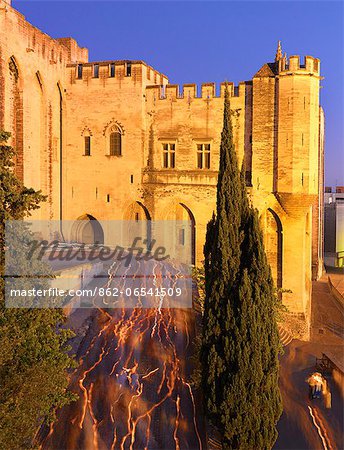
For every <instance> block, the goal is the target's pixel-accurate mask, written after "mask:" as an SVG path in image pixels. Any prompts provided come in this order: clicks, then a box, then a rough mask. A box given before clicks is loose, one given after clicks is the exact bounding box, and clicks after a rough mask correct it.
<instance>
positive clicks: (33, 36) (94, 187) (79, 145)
mask: <svg viewBox="0 0 344 450" xmlns="http://www.w3.org/2000/svg"><path fill="white" fill-rule="evenodd" d="M321 79H322V78H321V76H320V61H319V60H318V59H317V58H314V57H312V56H306V57H305V58H304V59H303V61H300V58H299V56H290V57H289V58H287V57H286V55H284V56H283V55H282V51H281V46H280V44H279V46H278V49H277V53H276V56H275V58H274V62H272V63H266V64H263V66H262V67H261V68H260V69H259V70H258V71H257V73H256V74H255V75H254V76H253V78H252V79H251V80H249V81H245V82H241V83H239V85H238V86H234V84H233V83H229V90H230V96H231V109H232V113H233V116H232V118H233V132H234V142H235V145H236V149H237V152H238V157H239V161H240V162H242V161H245V169H246V182H247V190H248V193H249V196H250V198H251V200H252V202H253V204H254V205H255V206H256V207H257V208H258V210H259V213H260V220H261V225H262V229H263V231H264V236H265V245H266V250H267V253H268V258H269V261H270V264H271V267H272V272H273V275H274V279H275V282H276V285H277V286H278V287H279V288H282V289H286V290H290V291H291V292H285V293H283V294H282V295H283V301H284V303H285V304H286V305H287V306H288V308H289V310H290V311H291V312H292V313H295V314H298V315H301V316H302V317H305V319H306V321H307V322H308V320H309V317H310V298H311V281H312V279H317V278H318V277H319V276H320V274H321V271H322V264H323V263H322V233H323V223H322V209H323V204H322V200H321V192H322V191H323V140H324V115H323V110H322V108H321V106H320V105H319V88H320V86H319V85H320V80H321ZM223 95H224V84H221V86H219V87H218V88H216V86H215V84H213V83H205V84H202V86H201V87H200V88H197V86H196V85H194V84H186V85H184V86H182V87H179V86H176V85H169V84H168V78H167V77H166V76H165V75H163V74H161V73H159V72H157V71H156V70H155V69H153V68H152V67H150V66H149V65H147V64H146V63H145V62H143V61H116V60H114V61H100V62H92V63H90V62H88V51H87V49H85V48H80V47H79V46H78V45H77V43H76V41H75V40H74V39H72V38H62V39H52V38H51V37H49V36H48V35H46V34H44V33H43V32H42V31H40V30H38V29H37V28H35V27H34V26H32V25H31V24H30V23H28V22H27V21H26V20H25V18H24V16H23V15H22V14H20V13H19V12H18V11H16V10H15V9H13V8H12V7H11V5H10V2H9V1H4V0H0V102H1V110H0V127H1V128H3V129H5V130H8V131H10V132H11V133H12V143H13V145H15V146H16V148H17V151H18V156H17V161H16V163H17V172H18V175H19V176H20V177H21V178H22V179H23V181H24V182H25V184H26V185H27V186H32V187H34V188H35V189H42V191H43V192H44V193H45V194H47V195H48V197H49V200H48V202H46V204H44V205H43V206H42V208H41V209H40V210H39V211H37V213H35V216H34V218H39V219H56V220H59V219H63V220H77V219H80V218H82V219H84V220H85V219H86V220H90V223H91V226H90V227H87V239H90V236H89V234H90V233H91V234H92V229H93V226H94V224H95V223H96V222H95V221H94V220H93V219H97V220H134V221H139V220H140V221H150V220H181V221H182V220H190V221H191V223H192V230H193V232H192V236H191V239H192V246H193V260H194V262H195V263H197V264H199V263H200V262H201V261H202V259H203V244H204V238H205V230H206V224H207V222H208V220H209V219H210V218H211V215H212V212H213V210H214V209H215V200H216V181H217V169H218V162H219V146H220V137H221V129H222V115H223ZM148 228H149V227H147V229H148ZM90 230H91V231H90ZM81 231H82V230H81ZM80 233H81V234H80V235H81V238H80V239H82V232H80ZM91 238H92V236H91ZM179 238H180V237H179ZM104 243H107V236H106V233H104Z"/></svg>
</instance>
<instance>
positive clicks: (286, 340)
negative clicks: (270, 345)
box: [278, 324, 293, 347]
mask: <svg viewBox="0 0 344 450" xmlns="http://www.w3.org/2000/svg"><path fill="white" fill-rule="evenodd" d="M278 332H279V335H280V340H281V343H282V345H283V347H286V346H287V345H288V344H290V342H291V341H292V340H293V337H292V335H291V334H290V333H289V331H287V330H286V329H285V328H284V327H283V325H281V324H278Z"/></svg>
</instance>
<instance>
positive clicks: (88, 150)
mask: <svg viewBox="0 0 344 450" xmlns="http://www.w3.org/2000/svg"><path fill="white" fill-rule="evenodd" d="M84 139H85V153H84V155H85V156H91V136H85V137H84Z"/></svg>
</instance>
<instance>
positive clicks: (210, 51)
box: [12, 0, 344, 186]
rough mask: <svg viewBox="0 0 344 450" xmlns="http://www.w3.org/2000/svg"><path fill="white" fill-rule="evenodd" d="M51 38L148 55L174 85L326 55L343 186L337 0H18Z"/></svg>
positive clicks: (333, 179)
mask: <svg viewBox="0 0 344 450" xmlns="http://www.w3.org/2000/svg"><path fill="white" fill-rule="evenodd" d="M12 4H13V6H14V7H15V8H16V9H18V10H19V11H20V12H21V13H23V14H24V15H25V16H26V18H27V20H28V21H29V22H31V23H32V24H33V25H35V26H37V27H38V28H40V29H41V30H43V31H44V32H46V33H48V34H49V35H51V36H52V37H55V38H57V37H67V36H71V37H73V38H75V39H76V40H77V41H78V43H79V45H81V46H84V47H88V49H89V56H90V60H91V61H92V60H93V61H97V60H107V59H142V60H144V61H146V62H147V63H148V64H150V65H151V66H153V67H154V68H156V69H157V70H159V71H161V72H163V73H164V74H166V75H167V76H168V77H169V81H170V83H173V84H175V83H176V84H183V83H197V84H200V83H204V82H210V81H213V82H217V83H219V82H221V81H224V80H226V79H227V80H228V81H233V82H235V84H237V83H238V82H239V81H242V80H249V79H251V77H252V76H253V75H254V74H255V73H256V72H257V71H258V69H259V68H260V67H261V66H262V65H263V64H264V63H265V62H271V61H273V60H274V56H275V52H276V44H277V40H278V39H280V40H281V41H282V50H283V51H285V52H287V55H301V56H302V57H303V56H304V55H311V56H315V57H318V58H320V60H321V72H322V75H323V76H324V77H325V79H324V80H323V81H322V83H321V84H322V86H323V88H322V89H321V104H322V106H323V108H324V110H325V117H326V143H325V152H326V157H325V174H326V176H325V182H326V184H327V185H332V186H334V185H336V184H337V185H344V146H343V144H344V142H343V123H344V120H343V119H344V117H343V100H344V98H343V82H344V71H343V57H344V51H343V46H344V40H343V19H344V17H343V11H344V9H343V3H342V2H335V1H333V2H332V1H317V2H312V1H305V2H298V1H290V2H282V1H268V2H261V1H254V2H249V1H241V2H234V1H222V2H217V1H212V2H206V1H189V2H184V1H177V2H172V1H153V2H144V1H140V2H134V1H126V2H120V1H107V2H102V1H68V2H63V1H58V2H56V1H48V0H47V1H44V2H42V1H32V0H30V1H23V0H19V1H13V3H12Z"/></svg>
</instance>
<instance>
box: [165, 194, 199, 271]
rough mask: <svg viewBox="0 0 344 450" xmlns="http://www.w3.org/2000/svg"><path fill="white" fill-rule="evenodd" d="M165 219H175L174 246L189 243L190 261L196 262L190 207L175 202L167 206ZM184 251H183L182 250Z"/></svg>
mask: <svg viewBox="0 0 344 450" xmlns="http://www.w3.org/2000/svg"><path fill="white" fill-rule="evenodd" d="M166 219H167V220H171V221H172V220H173V221H176V227H177V230H176V233H177V236H175V240H174V244H173V245H174V246H176V248H178V247H180V248H181V250H182V248H183V247H184V248H185V247H186V246H187V245H190V247H191V248H190V260H191V261H190V262H191V264H195V263H196V220H195V216H194V215H193V213H192V211H191V209H190V208H189V207H188V206H186V205H185V204H184V203H176V204H173V205H171V206H170V207H169V208H168V211H167V213H166ZM182 253H184V251H182Z"/></svg>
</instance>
